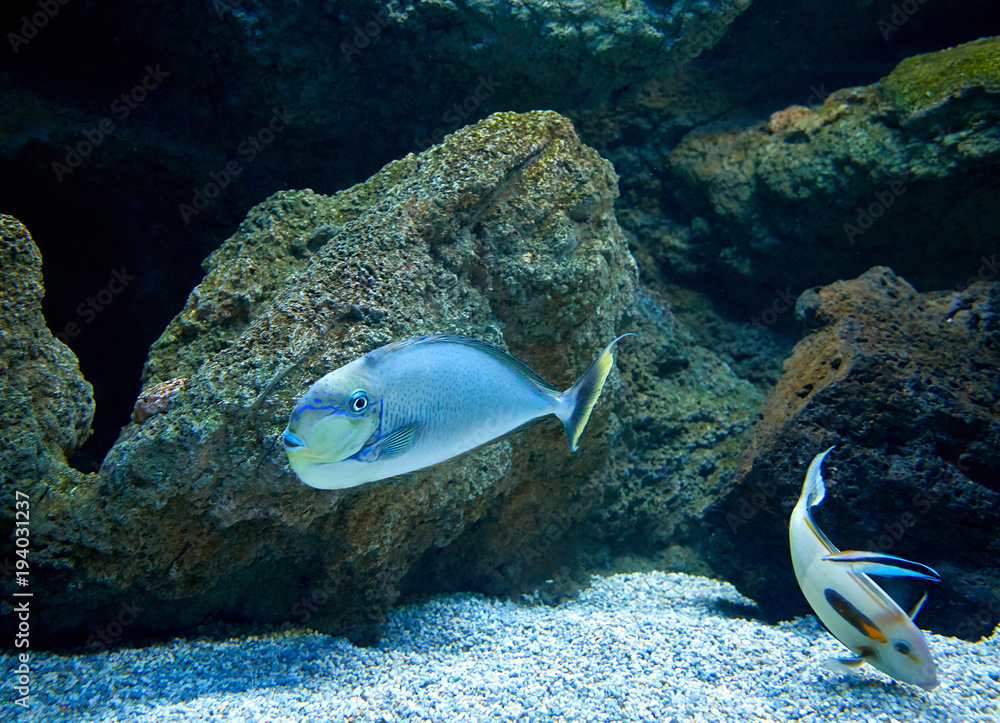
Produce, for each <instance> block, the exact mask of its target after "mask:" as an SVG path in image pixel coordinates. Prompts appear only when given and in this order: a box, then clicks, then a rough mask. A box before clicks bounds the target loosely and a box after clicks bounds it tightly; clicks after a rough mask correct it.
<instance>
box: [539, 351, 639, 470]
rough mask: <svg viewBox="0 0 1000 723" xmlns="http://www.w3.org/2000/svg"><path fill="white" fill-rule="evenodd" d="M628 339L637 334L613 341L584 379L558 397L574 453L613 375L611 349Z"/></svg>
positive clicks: (560, 414) (561, 415)
mask: <svg viewBox="0 0 1000 723" xmlns="http://www.w3.org/2000/svg"><path fill="white" fill-rule="evenodd" d="M626 336H635V334H622V335H621V336H620V337H618V338H617V339H615V340H614V341H613V342H611V343H610V344H608V345H607V346H606V347H604V351H602V352H601V353H600V354H599V355H598V356H597V359H595V360H594V362H593V363H592V364H591V365H590V367H589V368H588V369H587V371H585V372H584V373H583V376H582V377H580V378H579V379H577V380H576V384H574V385H573V386H572V387H570V388H569V389H567V390H566V391H565V392H563V393H562V394H560V395H559V400H560V402H562V404H560V407H559V410H560V411H557V412H556V416H558V417H559V419H561V420H562V423H563V426H564V427H566V434H567V435H568V436H569V447H570V451H572V452H575V451H576V450H577V447H579V444H580V435H582V434H583V429H584V427H586V426H587V421H588V420H589V419H590V413H591V412H593V411H594V406H595V405H596V404H597V400H598V398H599V397H600V396H601V390H602V389H604V382H606V381H607V379H608V374H610V373H611V367H613V366H614V363H615V359H614V357H613V356H612V355H611V350H612V348H613V347H614V345H615V344H617V343H618V342H619V341H621V340H622V339H624V338H625V337H626Z"/></svg>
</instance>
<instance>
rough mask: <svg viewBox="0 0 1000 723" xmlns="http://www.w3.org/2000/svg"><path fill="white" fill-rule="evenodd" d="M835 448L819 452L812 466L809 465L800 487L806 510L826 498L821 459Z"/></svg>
mask: <svg viewBox="0 0 1000 723" xmlns="http://www.w3.org/2000/svg"><path fill="white" fill-rule="evenodd" d="M835 448H836V445H834V446H833V447H830V449H828V450H826V451H825V452H820V453H819V454H817V455H816V457H815V458H814V459H813V461H812V464H810V465H809V471H808V472H806V481H805V484H803V485H802V496H801V499H803V500H805V503H806V509H809V508H810V507H815V506H816V505H818V504H819V503H820V502H822V501H823V498H824V497H826V485H825V484H823V471H822V469H821V468H822V467H823V459H824V458H825V457H826V455H828V454H830V452H832V451H833V450H834V449H835Z"/></svg>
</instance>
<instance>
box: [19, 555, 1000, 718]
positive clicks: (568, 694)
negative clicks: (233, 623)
mask: <svg viewBox="0 0 1000 723" xmlns="http://www.w3.org/2000/svg"><path fill="white" fill-rule="evenodd" d="M333 604H335V603H333ZM752 613H753V608H752V607H751V603H750V602H749V601H748V600H746V599H744V598H742V597H741V596H740V595H739V594H738V593H737V592H736V591H735V589H733V588H732V587H731V586H730V585H728V584H725V583H720V582H717V581H714V580H708V579H705V578H700V577H692V576H688V575H681V574H665V573H658V572H654V573H648V574H640V573H632V574H625V575H614V576H611V577H606V578H602V577H595V578H594V580H593V585H592V587H591V588H590V589H588V590H586V591H584V592H583V593H582V594H581V596H580V597H579V598H578V599H576V600H573V601H571V602H568V603H565V604H563V605H560V606H559V607H555V608H550V607H545V606H539V605H530V604H518V603H514V602H508V601H498V600H491V599H487V598H483V597H480V596H475V595H464V594H463V595H452V596H448V597H440V598H435V599H432V600H430V601H428V602H424V603H422V604H419V605H410V606H406V607H402V608H399V609H397V610H394V611H393V612H391V613H390V617H389V621H388V623H387V625H386V629H385V635H384V637H383V638H382V641H381V642H380V643H379V644H378V645H377V646H375V647H372V648H360V647H355V646H354V645H352V644H351V643H349V642H348V641H346V640H344V639H343V638H334V637H329V636H326V635H320V634H317V633H315V632H312V631H310V630H307V629H294V630H288V631H282V632H279V633H273V634H268V635H256V636H249V637H241V638H235V639H232V640H228V641H221V642H220V641H203V640H197V641H180V640H178V641H174V642H172V643H168V644H164V645H157V646H152V647H147V648H137V649H122V650H116V651H113V652H105V653H100V654H88V655H75V656H60V655H52V654H45V653H35V655H34V661H33V662H34V671H33V685H34V690H35V693H33V695H32V698H31V708H30V709H29V711H27V712H25V711H22V710H21V709H19V708H15V707H14V706H12V705H11V704H10V700H11V697H10V695H9V692H10V689H9V687H8V686H6V685H5V688H6V689H7V690H8V695H7V696H5V700H4V706H5V707H4V712H3V715H2V716H0V717H2V718H3V720H10V719H11V718H8V717H7V716H8V715H9V714H11V713H12V712H13V713H14V718H13V719H15V720H24V721H45V722H46V723H56V722H58V721H75V720H88V721H91V720H93V721H130V722H131V721H136V722H141V723H146V722H152V721H207V720H212V721H241V722H242V721H328V720H329V721H442V722H446V723H452V722H461V721H662V722H667V721H678V722H680V721H769V722H776V721H792V720H794V721H816V722H819V721H838V722H839V721H900V722H902V721H905V722H906V723H914V722H916V721H956V722H957V721H962V722H963V723H966V722H970V723H971V722H974V721H975V722H979V721H982V722H983V723H985V722H986V721H990V722H995V721H997V720H1000V682H998V679H1000V633H997V634H994V636H993V637H992V638H990V639H988V640H984V641H982V642H979V643H968V642H965V641H962V640H957V639H954V638H945V637H942V636H938V635H931V636H929V638H930V644H931V648H932V650H933V651H934V653H935V656H936V659H937V665H938V676H939V678H940V680H941V685H940V686H939V687H938V688H937V689H936V690H934V691H931V692H927V691H924V690H921V689H919V688H915V687H912V686H908V685H903V684H900V683H896V682H894V681H892V680H890V679H888V678H886V677H885V676H883V675H881V674H880V673H879V672H877V671H875V670H874V669H872V668H870V667H867V666H866V667H865V668H864V669H863V670H862V671H861V673H860V674H859V675H858V676H857V677H853V678H845V677H842V676H838V675H837V674H834V673H832V672H829V671H827V670H826V669H824V668H822V667H821V663H822V661H823V660H824V659H826V658H827V657H830V656H840V655H843V654H844V653H845V652H846V651H845V650H844V649H843V648H841V647H840V645H839V643H837V642H836V641H835V640H834V639H833V638H831V637H830V636H829V635H828V634H827V633H826V632H825V631H824V630H823V629H822V628H821V627H820V626H819V624H818V623H817V622H816V621H815V619H814V618H812V617H808V618H803V619H797V620H794V621H792V622H788V623H783V624H781V625H778V626H771V625H766V624H763V623H761V622H759V621H756V620H753V619H746V618H743V617H738V615H741V614H749V615H751V616H752ZM3 665H4V668H5V670H6V675H5V680H10V678H11V673H10V669H11V668H12V667H13V665H14V663H13V660H12V658H10V657H7V658H5V659H4V660H3Z"/></svg>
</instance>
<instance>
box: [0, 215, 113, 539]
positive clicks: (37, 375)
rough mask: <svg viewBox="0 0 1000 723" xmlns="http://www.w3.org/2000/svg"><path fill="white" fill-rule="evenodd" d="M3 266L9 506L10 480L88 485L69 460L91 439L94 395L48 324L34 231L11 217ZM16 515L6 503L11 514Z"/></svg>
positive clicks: (0, 219) (0, 312)
mask: <svg viewBox="0 0 1000 723" xmlns="http://www.w3.org/2000/svg"><path fill="white" fill-rule="evenodd" d="M0 260H2V263H0V276H2V278H3V296H2V298H0V365H2V366H0V404H2V411H0V428H2V430H3V439H2V441H3V445H2V449H0V469H2V470H3V472H4V475H5V483H4V487H3V497H4V499H5V500H8V499H13V498H12V495H13V489H12V488H11V484H8V481H9V482H11V483H12V484H13V486H14V487H20V488H21V491H22V492H27V488H28V487H33V486H35V485H43V486H45V485H54V484H60V483H61V482H62V481H63V480H64V478H66V477H70V478H72V479H73V480H75V481H80V480H82V478H83V477H84V475H82V474H79V473H76V472H75V470H72V469H71V468H70V467H69V466H68V464H67V459H69V457H71V456H72V455H73V453H74V452H75V451H76V450H77V449H78V448H79V447H80V445H82V444H83V443H84V442H85V441H86V439H87V437H88V436H89V435H90V425H91V422H92V421H93V418H94V392H93V389H92V388H91V386H90V384H89V383H87V381H86V380H85V379H84V378H83V375H82V374H81V373H80V367H79V364H78V363H77V360H76V357H75V356H74V355H73V352H72V351H71V350H70V349H69V348H68V347H67V346H66V345H65V344H64V343H63V342H62V341H60V340H59V339H57V338H56V337H54V336H53V335H52V332H51V331H49V329H48V327H47V326H46V325H45V319H44V318H43V317H42V297H43V296H44V293H45V289H44V286H43V285H42V256H41V254H40V253H39V251H38V247H37V246H36V245H35V242H34V241H33V240H32V238H31V235H30V234H29V233H28V229H26V228H25V227H24V226H23V225H22V224H21V223H20V222H18V221H17V220H16V219H14V218H12V217H11V216H6V215H0ZM13 509H14V506H13V504H8V505H5V507H4V514H5V515H6V514H11V513H12V511H13ZM5 521H6V520H5Z"/></svg>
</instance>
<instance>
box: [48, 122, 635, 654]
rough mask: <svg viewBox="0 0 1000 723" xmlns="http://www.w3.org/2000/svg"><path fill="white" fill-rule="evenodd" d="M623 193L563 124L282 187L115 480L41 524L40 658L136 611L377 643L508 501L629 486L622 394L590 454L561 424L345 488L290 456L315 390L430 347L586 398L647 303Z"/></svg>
mask: <svg viewBox="0 0 1000 723" xmlns="http://www.w3.org/2000/svg"><path fill="white" fill-rule="evenodd" d="M615 193H616V186H615V176H614V172H613V171H612V170H611V166H610V164H609V163H607V162H606V161H603V160H601V159H600V157H599V156H598V155H597V154H596V153H595V152H594V151H592V150H590V149H587V148H586V147H584V146H582V145H581V144H580V142H579V140H578V139H577V137H576V135H575V133H574V132H573V129H572V126H571V125H570V124H569V123H568V122H567V121H566V120H564V119H562V118H561V117H559V116H557V115H555V114H552V113H531V114H526V115H513V114H500V115H496V116H493V117H491V118H490V119H488V120H487V121H484V122H482V123H480V124H479V125H477V126H475V127H471V128H468V129H465V130H463V131H460V132H458V133H456V134H455V135H454V136H452V137H451V138H449V140H448V142H447V143H445V144H444V145H442V146H439V147H436V148H434V149H432V150H429V151H427V152H425V153H424V154H422V155H420V156H409V157H407V158H405V159H403V160H401V161H398V162H394V163H391V164H390V165H388V166H387V167H386V168H385V169H383V171H381V172H380V173H379V174H377V175H376V176H375V177H373V178H372V179H371V180H370V181H368V182H366V183H364V184H361V185H359V186H356V187H354V188H352V189H349V190H348V191H345V192H343V193H340V194H338V195H337V196H335V197H333V198H327V197H324V196H320V195H317V194H314V193H312V192H310V191H302V192H289V193H281V194H278V195H277V196H275V197H273V198H272V199H270V200H269V201H268V202H266V203H264V204H262V205H260V206H258V207H257V208H255V209H253V211H252V212H251V213H250V215H249V217H248V218H247V220H246V221H245V222H244V224H243V225H242V226H241V228H240V230H239V232H238V233H237V234H236V235H235V236H233V237H232V238H231V239H229V240H228V241H226V242H225V243H224V244H223V245H222V247H221V248H220V249H219V250H218V251H217V252H216V253H215V254H213V255H212V257H211V258H210V259H209V260H208V262H207V264H206V267H207V270H208V273H207V275H206V277H205V279H204V281H203V282H202V283H201V284H200V285H199V286H198V287H197V288H196V289H195V290H194V292H192V294H191V296H190V299H189V300H188V304H187V305H186V307H185V309H184V310H183V311H182V312H181V313H180V314H179V315H178V316H177V317H176V318H175V319H174V321H173V322H171V324H170V325H169V327H168V328H167V330H166V331H165V332H164V334H163V335H162V336H161V338H160V340H159V341H158V342H157V343H156V344H154V346H153V348H152V350H151V352H150V359H149V363H148V365H147V368H146V383H147V384H146V386H147V388H154V387H155V388H156V389H158V391H156V392H152V391H148V392H147V393H146V394H144V395H143V397H142V398H141V399H140V403H139V405H138V406H137V409H138V410H139V411H141V412H142V413H141V414H137V415H136V419H137V420H138V421H137V422H136V423H133V424H131V425H129V426H128V427H126V428H125V429H124V430H123V432H122V435H121V437H120V439H119V441H118V443H117V444H116V445H115V447H114V448H113V449H112V451H111V452H110V454H109V455H108V457H107V458H106V460H105V462H104V465H103V467H102V469H101V472H100V481H99V483H95V484H90V485H87V486H74V485H64V486H63V487H62V488H61V489H58V490H52V491H50V492H49V493H48V495H47V496H46V497H45V499H44V501H39V502H38V503H37V505H36V509H35V510H34V511H33V515H35V516H36V517H37V519H39V520H45V524H44V526H43V525H41V524H40V525H39V527H38V528H37V530H36V532H35V537H34V538H33V544H35V545H38V546H40V547H45V548H46V549H47V550H49V551H51V554H52V556H53V558H55V559H53V561H52V562H51V563H50V564H51V565H52V566H53V567H59V566H61V568H62V571H63V573H64V574H63V575H52V576H51V577H47V576H46V575H39V579H40V580H42V581H45V582H43V583H42V584H43V586H44V588H45V589H44V590H39V591H38V594H37V597H36V600H37V601H38V607H39V610H38V613H37V614H38V618H37V627H36V628H35V630H37V631H38V632H37V636H38V638H39V642H40V643H44V642H49V643H52V642H53V641H55V640H57V639H58V640H59V642H60V643H62V644H66V643H70V642H74V641H80V640H82V639H84V638H85V637H86V633H88V632H90V630H88V629H87V628H88V627H90V628H91V629H94V628H95V627H97V626H99V625H100V621H102V620H106V621H112V622H113V621H114V620H115V619H116V616H117V615H119V613H120V611H119V607H120V606H121V605H123V604H124V605H129V606H133V607H134V608H136V609H141V612H140V613H139V614H138V615H137V616H131V617H130V618H129V620H130V622H131V623H132V624H131V627H129V629H128V631H127V632H124V636H130V635H136V634H142V633H146V634H148V633H153V632H160V631H172V630H179V629H184V628H189V627H192V626H193V625H195V624H197V623H198V622H200V621H201V620H202V619H203V618H204V617H205V616H208V615H213V616H217V617H220V618H225V619H230V620H233V619H235V620H239V619H245V620H253V621H255V622H267V621H282V620H294V621H298V622H304V621H306V620H308V621H309V623H310V625H314V626H316V627H319V628H321V629H324V630H336V631H338V632H347V633H350V634H354V635H357V636H361V637H364V636H366V635H367V634H370V633H371V632H373V631H374V630H375V627H373V625H374V624H376V623H377V622H378V620H379V619H380V618H381V615H382V613H383V611H384V610H385V608H386V607H387V606H388V605H389V604H391V603H392V601H393V600H394V599H395V598H396V596H397V594H398V589H399V581H400V579H401V578H402V577H403V575H404V574H405V573H406V572H407V570H408V569H409V567H410V566H411V564H412V563H413V562H414V560H416V559H417V558H419V557H420V556H421V555H422V554H423V553H424V552H425V551H427V550H429V549H433V548H439V547H444V546H446V545H447V544H448V543H449V542H451V541H452V540H454V539H455V538H456V537H457V536H458V535H459V534H461V533H462V531H463V530H465V529H466V528H468V527H469V526H470V525H471V524H473V523H474V522H475V521H476V520H478V519H480V518H481V517H482V516H483V515H484V513H485V512H486V511H487V510H488V509H490V508H491V507H494V506H496V505H497V504H498V502H499V501H501V500H503V499H505V498H509V497H510V496H512V495H515V494H526V491H528V490H530V491H531V494H533V495H543V494H544V495H546V496H547V498H546V499H547V504H548V505H550V506H551V507H555V506H557V505H559V504H566V503H567V502H568V501H569V500H568V499H567V498H571V497H573V496H575V495H580V494H583V493H584V492H586V491H588V490H589V488H592V487H594V486H601V485H604V484H608V483H610V482H611V481H612V480H609V478H608V472H607V467H608V462H607V459H608V456H609V454H612V453H615V450H616V449H617V453H618V454H622V453H624V450H622V449H621V443H620V442H619V441H616V440H615V439H614V438H612V437H608V435H607V434H606V429H607V428H608V426H609V425H611V426H612V427H613V426H615V424H616V422H614V421H613V417H609V411H608V410H609V407H611V406H612V405H611V403H610V402H611V400H613V399H614V397H615V395H616V393H617V391H616V388H617V387H618V386H619V383H618V381H617V380H616V378H612V380H611V381H610V382H609V384H608V387H607V390H606V392H605V393H606V395H607V401H606V402H605V404H604V405H603V407H602V408H599V409H598V410H597V413H596V414H595V415H594V417H593V418H592V419H591V422H590V425H589V427H588V430H587V434H586V435H585V437H584V439H583V443H582V448H581V450H580V451H579V452H578V453H577V454H575V455H571V454H569V452H568V449H567V444H566V441H565V439H564V433H563V431H562V430H561V428H560V425H558V424H548V425H538V426H535V427H532V428H531V429H530V430H529V431H527V432H526V433H524V434H520V435H515V436H513V437H511V438H509V439H507V440H505V441H502V442H500V443H498V444H494V445H491V446H488V447H486V448H484V449H482V450H479V451H476V452H474V453H471V454H468V455H466V456H464V457H462V458H460V459H457V460H455V461H453V462H450V463H447V464H444V465H441V466H439V467H437V468H435V469H433V470H430V471H426V472H421V473H417V474H414V475H412V476H410V477H407V478H404V479H400V480H396V481H393V482H391V483H381V484H370V485H367V486H364V487H362V488H359V489H352V490H347V491H339V492H325V491H318V490H315V489H312V488H309V487H306V486H305V485H303V484H301V483H300V482H299V481H298V480H297V479H296V478H295V477H294V476H293V475H292V474H290V472H289V469H288V467H287V464H286V460H285V458H284V452H283V450H282V448H281V445H280V443H279V442H278V439H279V434H280V432H281V430H282V428H283V427H284V425H285V423H286V421H287V416H288V411H289V409H290V408H291V406H292V405H293V404H294V402H295V400H296V399H297V398H298V397H299V396H300V395H301V394H302V393H303V392H304V390H305V389H306V388H307V386H308V385H309V384H310V383H311V382H312V381H314V380H315V379H317V378H318V377H319V376H321V375H322V374H324V373H325V372H327V371H329V370H331V369H333V368H336V367H338V366H340V365H342V364H344V363H346V362H347V361H349V360H351V359H353V358H355V357H357V356H358V355H360V354H362V353H364V352H366V351H368V350H370V349H373V348H376V347H378V346H381V345H383V344H385V343H387V342H389V341H391V340H394V339H401V338H406V337H410V336H414V335H419V334H427V333H432V332H450V333H457V334H466V335H469V336H474V337H478V338H482V339H485V340H487V341H490V342H493V343H495V344H497V345H500V346H502V347H505V348H507V349H509V350H510V351H511V352H512V353H513V354H515V355H516V356H517V357H518V358H520V359H522V360H524V361H525V362H526V363H528V364H530V365H531V366H532V367H533V368H534V369H536V370H537V371H538V372H539V373H541V374H542V375H544V376H546V377H547V378H549V379H551V380H553V381H554V382H556V383H558V384H560V385H564V386H566V385H568V384H569V383H571V382H572V381H573V379H574V378H575V377H576V376H577V375H579V374H580V373H582V372H583V370H584V369H585V368H586V367H587V365H588V364H589V363H590V361H592V359H593V357H594V356H595V355H596V354H597V352H598V351H599V350H600V348H601V347H602V346H603V345H604V344H606V343H607V342H608V341H609V340H610V339H611V338H613V336H614V334H615V333H616V331H618V330H619V328H620V327H621V326H622V325H623V324H625V323H627V319H625V318H624V317H623V315H624V314H625V313H626V311H627V310H629V309H630V308H631V307H632V306H633V305H634V302H635V291H636V278H635V277H636V270H635V266H634V263H633V262H632V259H631V257H630V256H629V254H628V251H627V249H626V247H625V244H624V242H623V240H622V238H621V235H620V233H619V231H618V228H617V224H616V223H615V220H614V215H613V213H612V210H611V205H612V201H613V199H614V197H615ZM182 382H183V384H182ZM154 397H155V399H154ZM38 492H39V490H38V489H34V490H32V493H33V494H35V495H37V493H38ZM37 496H39V497H40V495H37ZM543 520H544V511H543ZM48 580H53V581H56V582H58V587H56V586H52V587H49V586H48V585H47V584H46V583H47V581H48ZM130 609H131V608H130ZM132 618H135V619H134V620H132ZM95 622H96V623H97V626H95ZM116 630H118V629H117V628H116ZM118 633H119V634H122V631H121V630H118Z"/></svg>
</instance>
